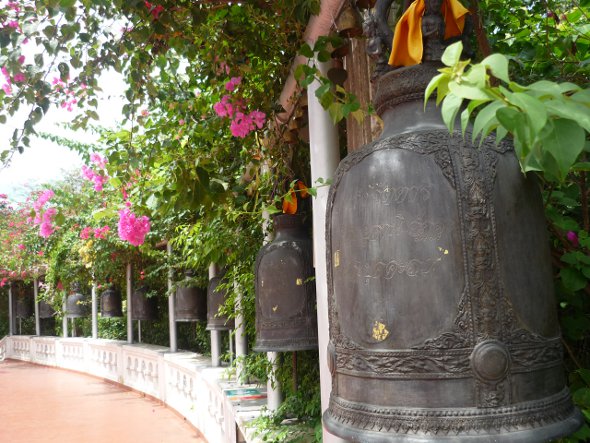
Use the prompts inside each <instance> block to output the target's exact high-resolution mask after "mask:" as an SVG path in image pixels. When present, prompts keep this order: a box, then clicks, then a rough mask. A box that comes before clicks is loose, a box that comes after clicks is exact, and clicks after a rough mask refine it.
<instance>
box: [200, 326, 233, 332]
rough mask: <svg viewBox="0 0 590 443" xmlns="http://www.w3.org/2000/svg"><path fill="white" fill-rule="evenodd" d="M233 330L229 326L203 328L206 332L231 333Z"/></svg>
mask: <svg viewBox="0 0 590 443" xmlns="http://www.w3.org/2000/svg"><path fill="white" fill-rule="evenodd" d="M233 329H235V328H234V327H230V326H220V325H207V326H205V330H206V331H231V330H233Z"/></svg>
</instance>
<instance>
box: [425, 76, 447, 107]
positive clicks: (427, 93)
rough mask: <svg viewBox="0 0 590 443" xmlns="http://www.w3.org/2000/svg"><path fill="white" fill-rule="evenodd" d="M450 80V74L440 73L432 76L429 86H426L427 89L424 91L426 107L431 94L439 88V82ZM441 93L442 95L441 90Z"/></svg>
mask: <svg viewBox="0 0 590 443" xmlns="http://www.w3.org/2000/svg"><path fill="white" fill-rule="evenodd" d="M445 78H446V81H447V82H448V76H447V75H445V74H438V75H436V76H434V77H432V80H430V82H429V83H428V86H426V90H425V91H424V107H426V102H427V101H428V99H429V98H430V96H431V95H432V93H433V92H434V90H435V89H437V88H438V86H439V84H440V83H441V82H443V81H445ZM439 95H440V91H439Z"/></svg>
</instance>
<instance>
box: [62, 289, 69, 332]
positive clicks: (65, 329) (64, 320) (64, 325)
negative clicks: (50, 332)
mask: <svg viewBox="0 0 590 443" xmlns="http://www.w3.org/2000/svg"><path fill="white" fill-rule="evenodd" d="M62 310H63V318H62V319H61V333H62V335H63V337H64V338H68V316H67V312H68V308H67V296H65V295H64V302H63V305H62Z"/></svg>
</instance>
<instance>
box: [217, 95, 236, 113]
mask: <svg viewBox="0 0 590 443" xmlns="http://www.w3.org/2000/svg"><path fill="white" fill-rule="evenodd" d="M213 110H214V111H215V113H216V114H217V115H218V116H219V117H229V118H231V117H232V116H233V115H234V112H235V111H236V109H235V108H234V105H233V104H232V103H231V97H230V96H229V95H224V96H223V97H222V98H221V101H219V102H217V103H215V104H214V105H213Z"/></svg>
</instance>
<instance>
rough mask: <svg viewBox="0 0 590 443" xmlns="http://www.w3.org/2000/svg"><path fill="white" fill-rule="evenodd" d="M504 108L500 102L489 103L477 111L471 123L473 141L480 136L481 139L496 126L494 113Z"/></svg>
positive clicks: (496, 121) (496, 120)
mask: <svg viewBox="0 0 590 443" xmlns="http://www.w3.org/2000/svg"><path fill="white" fill-rule="evenodd" d="M502 107H504V104H503V103H502V102H491V103H490V104H488V105H486V106H485V107H484V108H483V109H481V110H480V111H479V113H478V114H477V117H475V121H474V122H473V140H475V139H476V138H477V137H478V136H479V135H481V136H482V137H481V142H483V139H484V138H485V137H486V136H487V135H488V134H489V133H490V132H491V131H492V130H493V129H494V128H495V127H496V126H497V125H498V119H497V118H496V111H497V110H498V109H500V108H502Z"/></svg>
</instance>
